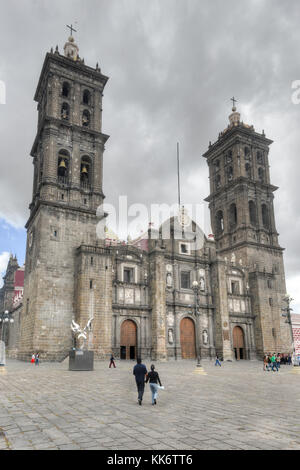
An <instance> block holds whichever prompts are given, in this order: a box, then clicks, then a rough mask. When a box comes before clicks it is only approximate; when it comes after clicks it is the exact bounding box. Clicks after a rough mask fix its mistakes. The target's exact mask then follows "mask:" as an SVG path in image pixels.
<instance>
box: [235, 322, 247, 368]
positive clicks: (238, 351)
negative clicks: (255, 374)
mask: <svg viewBox="0 0 300 470" xmlns="http://www.w3.org/2000/svg"><path fill="white" fill-rule="evenodd" d="M232 336H233V350H234V355H235V358H236V359H237V360H238V361H239V360H240V359H246V357H245V343H244V332H243V330H242V328H241V327H240V326H235V327H234V328H233V332H232Z"/></svg>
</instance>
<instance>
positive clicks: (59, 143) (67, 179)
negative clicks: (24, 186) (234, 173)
mask: <svg viewBox="0 0 300 470" xmlns="http://www.w3.org/2000/svg"><path fill="white" fill-rule="evenodd" d="M107 80H108V77H106V76H105V75H103V74H102V73H101V70H100V68H99V66H98V64H97V65H96V67H95V68H92V67H89V66H87V65H85V63H84V59H81V58H80V56H79V48H78V46H77V44H76V43H75V40H74V38H73V36H72V30H71V36H70V37H69V38H68V41H67V42H66V44H65V46H64V54H60V53H59V50H58V47H57V46H56V49H55V51H53V49H51V51H50V53H47V54H46V57H45V60H44V64H43V68H42V71H41V75H40V78H39V82H38V86H37V90H36V93H35V96H34V100H35V101H36V102H37V110H38V125H37V134H36V138H35V140H34V143H33V147H32V150H31V156H32V157H33V166H34V177H33V193H32V202H31V204H30V206H29V208H30V216H29V219H28V221H27V224H26V228H27V247H26V269H25V285H24V311H23V316H22V327H21V338H20V344H19V351H20V356H21V357H23V356H26V355H28V354H29V352H30V351H37V350H39V351H40V352H41V354H42V356H43V355H44V356H47V358H48V359H54V360H57V359H60V358H61V357H62V355H63V354H64V352H65V353H66V352H67V351H68V349H69V348H70V346H71V334H70V327H69V326H70V323H71V320H72V318H74V285H75V281H74V272H75V253H76V250H77V248H78V247H79V246H81V245H93V246H96V245H97V237H96V224H97V221H98V220H97V217H96V210H97V207H98V206H99V205H100V204H101V203H102V202H103V199H104V194H103V186H102V183H103V153H104V145H105V142H106V141H107V139H108V136H107V135H105V134H103V133H102V97H103V90H104V87H105V85H106V82H107Z"/></svg>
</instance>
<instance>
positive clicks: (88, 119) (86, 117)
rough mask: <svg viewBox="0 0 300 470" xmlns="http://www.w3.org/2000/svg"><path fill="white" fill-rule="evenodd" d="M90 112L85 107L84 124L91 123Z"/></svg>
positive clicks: (86, 125)
mask: <svg viewBox="0 0 300 470" xmlns="http://www.w3.org/2000/svg"><path fill="white" fill-rule="evenodd" d="M90 120H91V118H90V113H89V112H88V110H87V109H85V110H84V111H83V113H82V125H83V126H85V127H88V126H89V125H90Z"/></svg>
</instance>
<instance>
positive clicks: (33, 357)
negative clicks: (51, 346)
mask: <svg viewBox="0 0 300 470" xmlns="http://www.w3.org/2000/svg"><path fill="white" fill-rule="evenodd" d="M30 362H31V364H34V363H35V354H32V356H31V361H30Z"/></svg>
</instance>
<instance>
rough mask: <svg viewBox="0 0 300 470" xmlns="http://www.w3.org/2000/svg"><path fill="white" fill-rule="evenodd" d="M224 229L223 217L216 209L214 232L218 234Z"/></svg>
mask: <svg viewBox="0 0 300 470" xmlns="http://www.w3.org/2000/svg"><path fill="white" fill-rule="evenodd" d="M223 231H224V217H223V212H222V211H218V212H217V213H216V234H217V235H220V234H221V233H222V232H223Z"/></svg>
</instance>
